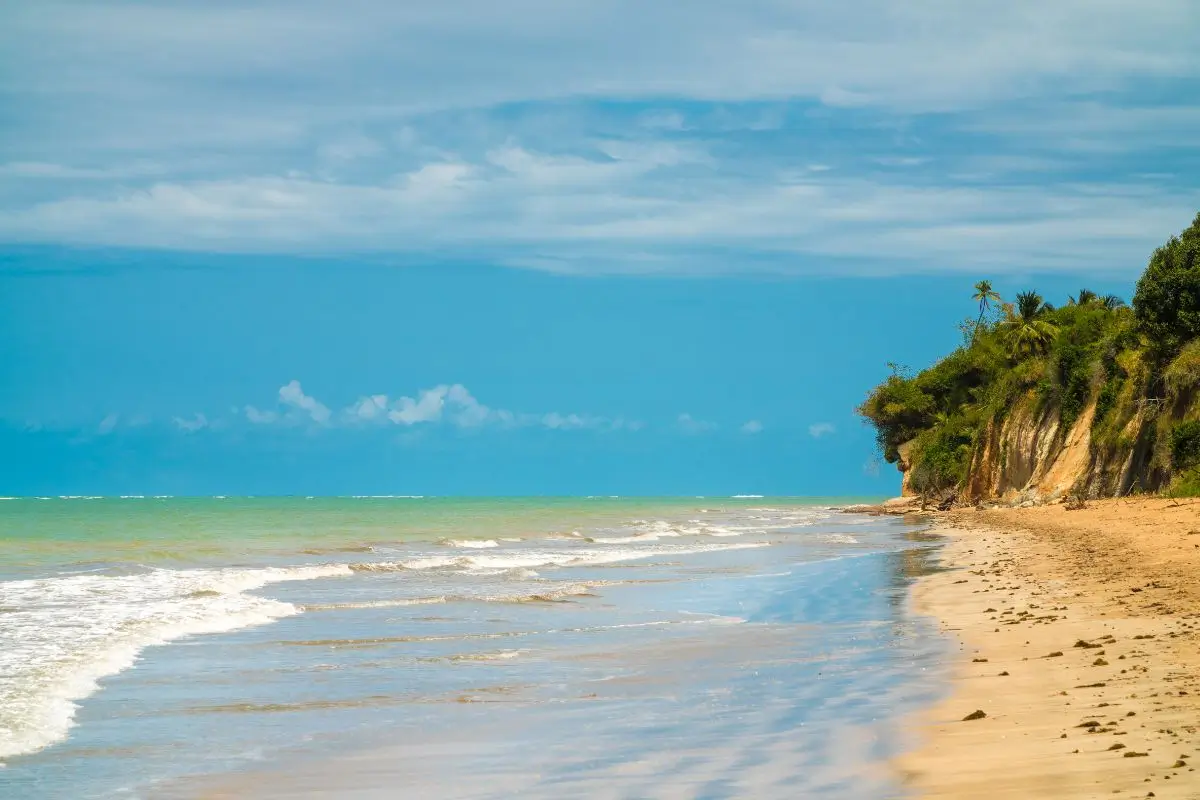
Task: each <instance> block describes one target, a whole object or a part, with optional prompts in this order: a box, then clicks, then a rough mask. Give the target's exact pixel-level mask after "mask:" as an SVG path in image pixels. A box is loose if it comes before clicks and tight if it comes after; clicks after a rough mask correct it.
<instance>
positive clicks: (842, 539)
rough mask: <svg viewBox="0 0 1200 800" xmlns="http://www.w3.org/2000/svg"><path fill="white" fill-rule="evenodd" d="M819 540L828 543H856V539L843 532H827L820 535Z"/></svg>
mask: <svg viewBox="0 0 1200 800" xmlns="http://www.w3.org/2000/svg"><path fill="white" fill-rule="evenodd" d="M821 541H823V542H829V543H830V544H858V543H859V542H858V539H855V538H854V537H853V536H850V535H849V534H845V533H827V534H825V535H823V536H822V537H821Z"/></svg>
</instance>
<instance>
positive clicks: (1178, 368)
mask: <svg viewBox="0 0 1200 800" xmlns="http://www.w3.org/2000/svg"><path fill="white" fill-rule="evenodd" d="M1163 382H1164V383H1165V384H1166V388H1167V393H1168V394H1169V395H1170V396H1171V397H1173V398H1178V397H1186V396H1187V395H1188V394H1190V393H1191V392H1194V391H1196V389H1197V388H1198V387H1200V339H1197V340H1196V341H1194V342H1191V343H1190V344H1188V345H1187V346H1185V347H1184V348H1183V349H1182V350H1181V351H1179V355H1178V356H1176V357H1175V359H1174V360H1173V361H1172V362H1171V363H1170V364H1168V365H1167V368H1166V370H1165V371H1164V372H1163Z"/></svg>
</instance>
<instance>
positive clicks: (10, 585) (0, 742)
mask: <svg viewBox="0 0 1200 800" xmlns="http://www.w3.org/2000/svg"><path fill="white" fill-rule="evenodd" d="M349 574H350V569H349V568H348V567H346V566H345V565H340V564H331V565H325V566H308V567H293V568H263V569H213V570H201V569H198V570H170V569H155V570H148V571H146V572H143V573H141V574H136V575H96V574H84V575H71V576H65V577H56V578H42V579H34V580H21V581H8V582H4V583H0V607H3V609H4V614H3V621H4V624H3V626H0V759H6V758H11V757H13V756H17V755H21V754H24V753H32V752H35V751H37V750H40V749H42V748H44V747H47V746H48V745H51V744H53V743H55V742H57V741H60V740H62V739H63V738H65V737H66V735H67V732H68V731H69V730H70V728H71V726H72V725H73V724H74V716H75V710H76V702H77V701H79V700H81V699H83V698H85V697H87V696H88V695H90V694H92V693H93V692H95V691H96V689H97V688H98V687H97V682H98V681H99V680H100V679H101V678H104V677H106V676H109V675H114V674H116V673H118V672H120V671H122V670H124V669H127V668H129V667H130V666H131V665H132V664H133V663H134V662H135V661H136V660H137V657H138V654H139V653H140V652H141V651H142V650H143V649H145V648H146V647H150V646H152V645H158V644H164V643H166V642H169V641H172V640H174V639H179V638H181V637H184V636H190V635H195V634H205V633H222V632H226V631H233V630H237V629H239V628H245V627H249V626H252V625H261V624H264V623H267V622H271V621H273V620H276V619H280V618H282V617H286V616H290V615H292V614H296V613H299V609H298V608H296V606H294V605H292V604H290V603H283V602H279V601H277V600H270V599H267V598H263V597H256V596H254V595H250V594H246V592H248V591H250V590H252V589H257V588H260V587H262V586H266V585H267V584H270V583H278V582H282V581H296V580H309V579H313V578H322V577H333V576H338V575H349Z"/></svg>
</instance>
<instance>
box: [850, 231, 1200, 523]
mask: <svg viewBox="0 0 1200 800" xmlns="http://www.w3.org/2000/svg"><path fill="white" fill-rule="evenodd" d="M974 288H975V294H974V295H973V297H972V299H973V300H974V301H976V302H977V303H978V316H974V317H972V318H967V319H966V320H964V321H963V322H962V323H961V324H960V330H961V331H962V336H963V343H962V345H961V346H960V347H959V348H957V349H956V350H955V351H954V352H952V353H950V354H949V355H948V356H946V357H945V358H942V359H940V360H939V361H937V362H935V363H934V364H933V365H931V366H930V367H928V368H926V369H924V370H922V371H920V372H918V373H916V374H915V375H914V374H910V373H909V372H908V371H907V370H906V369H905V368H903V367H899V366H897V365H891V366H892V374H891V375H890V376H888V377H887V379H886V380H884V381H883V382H882V383H881V384H879V385H878V386H876V387H875V388H874V389H873V390H872V391H871V392H870V393H869V394H868V396H867V399H866V401H865V402H864V403H863V404H862V406H860V407H859V409H858V410H859V413H860V414H862V415H863V416H864V417H865V418H866V419H867V421H868V422H870V423H871V424H872V425H874V426H875V430H876V438H877V441H878V443H879V447H880V450H881V451H882V453H883V456H884V458H885V459H886V460H887V461H889V462H892V463H895V464H896V465H897V467H898V468H899V469H900V471H901V472H902V473H903V480H902V489H903V493H904V494H906V495H920V496H922V497H924V498H926V499H933V500H934V501H935V502H937V504H938V505H941V506H948V505H950V504H953V503H967V502H969V503H985V502H1004V503H1012V504H1021V503H1026V502H1032V503H1038V502H1049V501H1054V500H1058V499H1063V498H1067V497H1074V498H1078V499H1088V498H1099V497H1114V496H1124V495H1128V494H1132V493H1146V492H1169V493H1171V494H1173V495H1176V496H1181V495H1187V496H1200V214H1198V215H1197V216H1196V219H1195V221H1194V222H1193V223H1192V226H1191V227H1190V228H1188V229H1187V230H1185V231H1184V232H1183V234H1182V235H1181V236H1177V237H1172V238H1171V239H1170V240H1169V241H1168V242H1167V243H1166V244H1165V245H1164V246H1163V247H1160V248H1158V249H1157V250H1156V251H1155V252H1154V254H1153V256H1152V257H1151V259H1150V263H1149V266H1148V267H1147V269H1146V271H1145V273H1144V274H1143V275H1142V277H1141V279H1140V280H1139V281H1138V284H1137V289H1136V292H1135V294H1134V297H1133V304H1132V307H1129V306H1127V305H1126V304H1125V302H1124V301H1123V300H1121V299H1120V298H1118V297H1116V296H1114V295H1109V296H1107V297H1100V296H1098V295H1096V294H1095V293H1093V292H1089V291H1087V290H1086V289H1084V290H1081V291H1080V292H1079V293H1078V295H1076V296H1074V297H1071V298H1068V300H1067V302H1066V303H1065V304H1064V305H1061V306H1057V307H1056V306H1055V305H1051V304H1050V303H1047V302H1046V301H1045V300H1044V299H1043V298H1042V297H1041V295H1039V294H1037V293H1036V292H1032V291H1030V292H1022V293H1020V294H1018V295H1017V296H1016V299H1015V302H1011V303H1007V302H1004V301H1003V300H1002V299H1001V298H1000V296H999V294H998V293H997V292H995V291H994V290H993V289H992V286H991V284H990V283H989V282H988V281H980V282H979V283H978V284H976V286H975V287H974Z"/></svg>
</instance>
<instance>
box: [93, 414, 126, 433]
mask: <svg viewBox="0 0 1200 800" xmlns="http://www.w3.org/2000/svg"><path fill="white" fill-rule="evenodd" d="M120 421H121V415H120V414H109V415H108V416H107V417H105V418H104V419H102V420H100V424H99V425H97V426H96V433H98V434H100V435H101V436H107V435H108V434H110V433H112V432H113V430H115V429H116V427H117V423H119V422H120Z"/></svg>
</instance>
